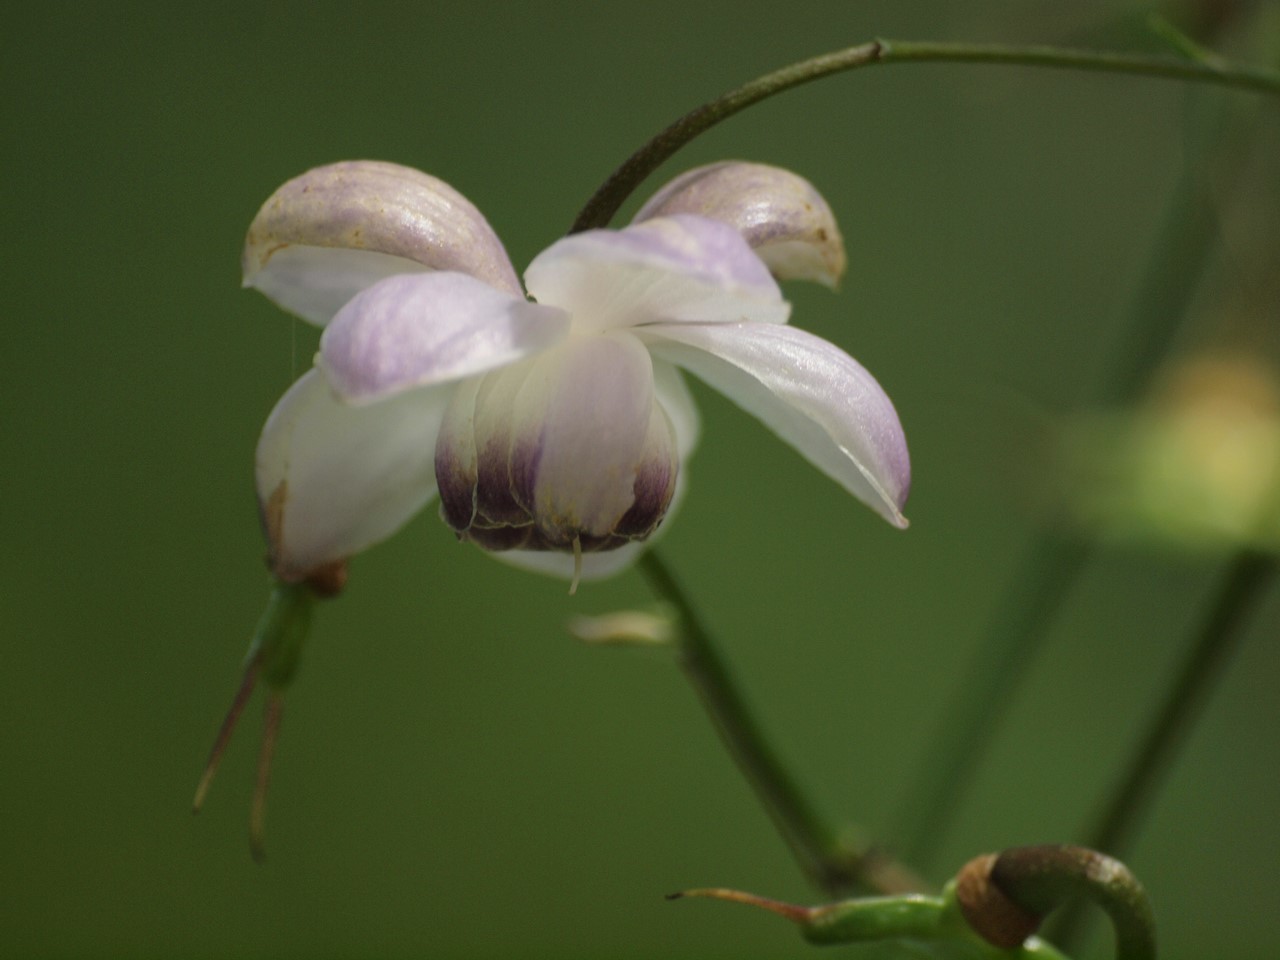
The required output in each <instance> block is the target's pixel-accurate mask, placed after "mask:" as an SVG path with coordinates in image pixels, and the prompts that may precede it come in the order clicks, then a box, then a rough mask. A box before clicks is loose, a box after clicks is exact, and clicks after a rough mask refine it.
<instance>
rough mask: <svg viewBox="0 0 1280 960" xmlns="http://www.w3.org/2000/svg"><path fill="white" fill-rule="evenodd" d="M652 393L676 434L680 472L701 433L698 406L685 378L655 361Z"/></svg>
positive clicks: (660, 362) (662, 363)
mask: <svg viewBox="0 0 1280 960" xmlns="http://www.w3.org/2000/svg"><path fill="white" fill-rule="evenodd" d="M653 385H654V393H655V394H656V395H657V397H658V403H659V404H660V405H661V407H662V409H663V410H664V411H666V414H667V419H668V420H670V421H671V426H672V429H674V430H675V432H676V452H677V453H678V454H679V455H680V469H681V471H683V470H684V463H685V460H686V459H688V457H689V454H691V453H693V448H694V447H696V446H697V445H698V436H699V434H700V433H701V432H702V418H701V417H700V416H699V415H698V405H697V404H696V403H694V402H693V394H691V393H690V392H689V387H688V386H687V385H686V384H685V382H684V376H683V374H681V373H680V371H679V370H677V369H676V368H675V367H674V366H673V365H672V364H670V363H667V362H666V361H665V360H659V359H657V358H656V357H655V358H654V361H653Z"/></svg>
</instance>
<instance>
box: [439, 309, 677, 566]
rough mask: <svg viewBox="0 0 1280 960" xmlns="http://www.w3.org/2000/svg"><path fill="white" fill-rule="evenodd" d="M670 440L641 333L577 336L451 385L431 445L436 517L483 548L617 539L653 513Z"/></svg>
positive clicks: (663, 485)
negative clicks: (439, 496)
mask: <svg viewBox="0 0 1280 960" xmlns="http://www.w3.org/2000/svg"><path fill="white" fill-rule="evenodd" d="M675 402H676V403H677V404H678V401H675ZM676 443H677V439H676V434H675V431H674V428H673V427H672V424H671V420H670V419H669V418H668V416H667V414H666V412H665V410H664V409H663V407H662V406H661V405H660V404H659V402H658V401H657V398H656V396H655V386H654V374H653V366H652V361H651V360H650V357H649V353H648V351H647V350H645V348H644V347H643V346H642V345H641V344H640V342H639V341H638V340H637V339H636V338H635V337H632V336H629V335H627V334H613V335H609V334H605V335H596V336H575V337H572V338H570V340H568V341H567V342H566V343H564V344H563V345H561V346H558V347H556V348H555V349H552V350H548V351H547V352H546V353H544V354H542V355H540V356H538V357H535V358H533V359H531V360H528V361H525V362H524V363H520V364H515V365H513V366H510V367H507V368H504V369H501V370H496V371H494V372H492V373H490V374H488V375H487V376H485V377H483V378H479V384H478V385H476V382H475V381H474V380H473V381H468V382H467V383H464V384H462V385H460V386H459V388H458V391H457V393H456V394H455V396H454V399H453V402H452V403H451V404H450V406H449V409H448V410H447V412H446V414H445V418H444V424H443V426H442V428H441V431H440V434H439V440H438V442H437V445H436V475H437V477H438V478H439V482H440V486H441V489H442V491H443V494H444V495H443V500H444V510H443V517H444V519H445V521H446V522H447V523H448V524H449V525H450V526H452V527H453V528H454V529H455V530H456V531H457V533H458V534H459V535H460V536H462V537H464V538H466V539H470V540H474V541H476V542H477V543H478V544H480V545H481V546H483V547H486V548H488V549H490V550H506V549H511V548H513V547H527V548H529V549H535V550H560V551H573V550H575V549H577V550H580V551H582V552H584V553H593V552H596V551H608V550H613V549H616V548H618V547H620V546H622V545H624V544H625V543H627V542H628V541H630V540H642V539H644V538H645V537H647V536H648V535H649V534H650V533H651V532H652V531H653V529H654V528H655V527H656V526H657V524H658V523H659V522H660V521H661V519H662V517H663V515H664V514H665V511H666V507H667V504H668V502H669V501H670V499H671V494H672V491H673V489H674V484H675V478H676V475H677V472H678V469H679V456H678V453H677V451H676Z"/></svg>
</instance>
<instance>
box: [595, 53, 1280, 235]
mask: <svg viewBox="0 0 1280 960" xmlns="http://www.w3.org/2000/svg"><path fill="white" fill-rule="evenodd" d="M893 63H988V64H1009V65H1015V66H1029V67H1053V68H1056V69H1066V70H1088V71H1095V72H1105V73H1127V74H1133V75H1138V76H1148V77H1165V78H1169V79H1176V80H1185V81H1190V82H1195V83H1211V84H1218V85H1222V86H1228V87H1236V88H1239V89H1245V90H1255V91H1258V92H1261V93H1268V94H1272V95H1280V73H1277V72H1276V71H1274V70H1265V69H1261V68H1257V67H1243V66H1236V65H1233V64H1229V63H1225V62H1219V61H1207V62H1206V61H1190V60H1185V59H1178V58H1175V57H1150V56H1138V55H1134V54H1125V53H1100V52H1095V51H1089V50H1072V49H1067V48H1061V47H1041V46H1031V47H1013V46H1001V45H998V44H968V43H917V42H911V41H899V40H872V41H871V42H870V43H863V44H859V45H858V46H854V47H848V48H847V49H844V50H837V51H835V52H833V53H827V54H823V55H821V56H817V57H813V58H811V59H809V60H803V61H801V62H800V63H795V64H792V65H791V66H788V67H783V68H782V69H781V70H775V71H774V72H773V73H768V74H765V75H764V76H762V77H759V78H757V79H755V80H752V81H750V82H749V83H746V84H743V85H742V86H741V87H738V88H737V89H736V90H731V91H729V92H728V93H726V94H724V95H723V96H721V97H718V98H717V99H715V100H712V101H711V102H709V103H706V104H703V105H702V106H700V107H698V108H697V109H695V110H692V111H690V112H689V113H687V114H685V115H684V116H683V117H681V118H680V119H679V120H677V121H676V122H675V123H673V124H671V126H669V127H667V128H666V129H665V130H663V131H662V132H661V133H659V134H658V135H657V136H655V137H654V138H653V139H652V140H650V141H649V142H648V143H646V144H645V145H644V146H642V147H641V148H640V149H639V150H637V151H636V152H635V153H633V154H632V155H631V156H630V157H628V158H627V159H626V160H625V161H624V162H623V164H622V166H620V167H618V169H617V170H615V171H614V172H613V173H612V174H611V175H610V176H609V178H608V179H607V180H606V181H605V182H604V183H603V184H602V185H601V187H600V189H599V190H597V191H596V192H595V194H594V195H593V196H592V197H591V199H590V200H588V201H587V203H586V205H585V206H584V207H583V208H582V211H581V212H580V213H579V214H578V218H577V219H576V220H575V221H574V222H573V226H572V227H571V228H570V230H569V232H570V233H578V232H579V231H582V230H590V229H593V228H596V227H603V226H607V225H608V223H609V221H610V220H611V219H613V216H614V214H616V213H617V212H618V208H619V207H621V206H622V204H623V203H624V202H625V201H626V199H627V197H629V196H630V195H631V193H632V191H634V190H635V188H636V187H637V186H639V185H640V183H641V182H642V181H644V179H645V178H646V177H648V176H649V174H651V173H653V171H655V170H656V169H657V168H658V167H660V166H661V165H662V164H663V163H664V162H665V161H666V160H667V159H668V158H670V157H671V156H672V155H673V154H674V153H675V152H676V151H677V150H679V149H680V148H681V147H683V146H684V145H685V144H687V143H689V142H690V141H691V140H693V139H694V138H695V137H697V136H699V135H700V134H702V133H703V132H705V131H706V130H709V129H710V128H711V127H713V126H715V125H716V124H718V123H719V122H720V121H722V120H726V119H728V118H729V117H731V116H733V115H734V114H735V113H738V112H739V111H741V110H745V109H746V108H747V107H749V106H751V105H752V104H755V103H759V102H760V101H761V100H765V99H767V98H768V97H771V96H773V95H774V94H778V93H782V92H783V91H785V90H790V89H792V88H793V87H798V86H800V85H801V84H805V83H809V82H811V81H813V80H818V79H821V78H822V77H826V76H830V75H831V74H834V73H843V72H845V71H848V70H856V69H858V68H860V67H870V66H876V65H880V64H893Z"/></svg>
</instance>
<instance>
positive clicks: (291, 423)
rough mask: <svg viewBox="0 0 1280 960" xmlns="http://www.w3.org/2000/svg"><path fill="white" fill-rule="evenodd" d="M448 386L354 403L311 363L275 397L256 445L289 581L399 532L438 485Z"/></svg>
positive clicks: (271, 537)
mask: <svg viewBox="0 0 1280 960" xmlns="http://www.w3.org/2000/svg"><path fill="white" fill-rule="evenodd" d="M451 392H452V390H451V389H450V388H442V389H440V390H419V391H416V392H414V393H411V394H406V395H405V396H402V397H397V398H394V399H392V400H389V401H387V402H386V403H379V404H375V405H372V406H367V407H352V406H348V405H347V404H344V403H343V402H342V401H340V400H338V399H337V398H336V397H335V396H334V395H333V391H332V390H331V389H330V387H329V384H328V383H327V382H326V381H325V378H324V375H323V374H322V373H321V372H320V371H319V370H315V369H313V370H310V371H308V372H307V373H305V374H303V376H302V377H301V378H300V379H299V380H298V381H297V382H296V383H295V384H294V385H293V386H292V387H290V388H289V390H288V391H287V392H286V393H285V395H284V396H283V397H282V398H281V399H280V402H279V403H277V404H276V407H275V409H274V410H273V411H272V412H271V416H270V417H269V418H268V419H267V423H266V426H264V427H263V429H262V436H261V438H260V439H259V440H258V450H257V458H256V461H257V470H256V473H257V477H256V479H257V488H258V503H259V507H260V510H261V513H262V521H263V526H264V527H265V530H266V534H267V541H268V544H269V551H270V560H271V567H272V570H273V571H274V572H275V574H276V576H278V577H280V578H281V579H283V580H287V581H299V580H305V579H307V578H308V577H309V576H310V575H311V574H312V573H313V572H314V571H316V570H318V569H321V568H324V567H326V566H328V565H329V564H332V563H335V562H338V561H341V560H345V559H346V558H348V557H350V556H353V555H354V554H357V553H359V552H360V551H361V550H364V549H366V548H367V547H370V546H372V545H373V544H375V543H377V542H379V541H380V540H384V539H385V538H387V537H389V536H391V534H393V533H395V532H396V530H398V529H399V528H400V527H401V526H402V525H403V524H404V523H405V522H406V521H407V520H408V519H409V518H410V517H412V516H413V515H414V514H415V513H417V512H418V510H419V509H421V508H422V506H423V505H424V504H425V503H426V502H427V501H428V500H430V499H431V497H432V496H433V495H434V494H435V492H436V484H435V471H434V465H433V451H434V449H435V442H436V432H437V430H438V428H439V424H440V419H441V417H442V415H443V412H444V407H445V404H446V403H447V401H448V397H449V394H450V393H451Z"/></svg>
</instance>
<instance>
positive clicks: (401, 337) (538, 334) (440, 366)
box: [320, 273, 569, 403]
mask: <svg viewBox="0 0 1280 960" xmlns="http://www.w3.org/2000/svg"><path fill="white" fill-rule="evenodd" d="M568 332H569V317H568V315H567V314H566V313H565V312H564V311H562V310H557V309H556V308H554V307H544V306H540V305H539V304H535V303H529V302H528V301H527V300H524V299H523V298H521V297H513V296H511V295H510V294H506V293H503V292H502V291H500V290H495V289H494V288H493V287H491V286H489V285H488V284H485V283H482V282H480V281H479V280H475V279H473V278H471V277H468V276H466V275H465V274H461V273H422V274H408V275H400V276H395V277H388V278H387V279H385V280H383V281H381V282H379V283H377V284H374V285H373V286H372V287H370V288H369V289H368V290H365V291H363V292H362V293H359V294H357V295H356V296H355V298H354V299H352V300H351V302H349V303H348V304H347V305H346V306H345V307H343V308H342V309H341V310H340V311H339V312H338V315H337V316H336V317H334V318H333V323H331V324H329V326H328V328H326V329H325V332H324V335H323V336H322V337H321V338H320V365H321V366H322V367H323V368H324V370H325V373H326V374H327V375H328V377H329V380H330V382H331V383H332V384H333V387H334V389H335V390H337V392H338V393H339V394H340V395H341V396H342V397H343V398H344V399H346V400H348V401H351V402H356V403H364V402H368V401H371V400H378V399H382V398H385V397H389V396H392V395H394V394H396V393H400V392H402V391H404V390H409V389H413V388H415V387H422V386H427V385H429V384H436V383H444V382H446V381H449V380H460V379H462V378H464V377H470V376H473V375H475V374H478V373H483V372H484V371H486V370H492V369H494V368H496V367H502V366H506V365H507V364H509V363H513V362H515V361H516V360H519V359H521V358H523V357H526V356H529V355H530V354H534V353H538V352H540V351H542V350H544V349H546V348H547V347H548V346H550V345H551V344H553V343H555V342H556V341H558V340H561V339H563V338H564V337H565V336H566V335H567V334H568Z"/></svg>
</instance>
